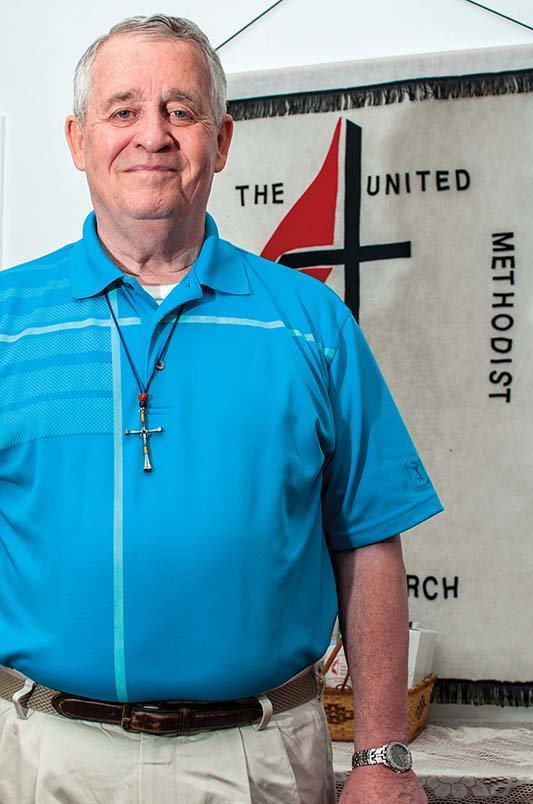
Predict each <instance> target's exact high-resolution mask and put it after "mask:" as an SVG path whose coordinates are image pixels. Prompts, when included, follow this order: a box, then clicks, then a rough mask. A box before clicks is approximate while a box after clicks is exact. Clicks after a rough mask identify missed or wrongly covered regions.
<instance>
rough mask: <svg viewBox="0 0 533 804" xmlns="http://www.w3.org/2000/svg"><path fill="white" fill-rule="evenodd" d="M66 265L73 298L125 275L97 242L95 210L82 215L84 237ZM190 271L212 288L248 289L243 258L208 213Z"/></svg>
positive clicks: (96, 291)
mask: <svg viewBox="0 0 533 804" xmlns="http://www.w3.org/2000/svg"><path fill="white" fill-rule="evenodd" d="M68 267H69V273H70V281H71V287H72V293H73V296H74V298H75V299H86V298H89V297H90V296H97V295H98V294H99V293H102V292H103V291H104V290H106V289H107V288H109V287H110V286H111V285H113V284H115V283H116V282H117V281H122V280H124V279H125V278H126V279H127V275H126V274H124V272H123V271H121V270H120V268H119V267H118V265H115V263H114V262H113V260H112V259H111V257H109V256H108V255H107V254H106V252H105V250H104V248H103V246H102V243H101V242H100V239H99V237H98V234H97V231H96V216H95V214H94V212H91V213H90V214H89V215H88V216H87V218H86V219H85V223H84V224H83V237H82V239H81V240H79V241H78V242H77V243H75V244H74V246H73V247H72V250H71V254H70V259H69V266H68ZM192 272H194V274H195V275H196V277H197V279H198V282H199V283H200V285H205V286H207V287H210V288H212V289H213V290H217V291H221V292H222V293H229V294H235V295H248V294H249V293H250V292H251V291H250V282H249V280H248V275H247V272H246V266H245V261H244V258H243V257H242V256H241V253H240V251H239V250H238V249H237V250H236V249H235V248H233V247H231V246H230V244H229V243H226V242H225V241H224V240H221V239H220V237H219V234H218V229H217V226H216V224H215V221H214V220H213V218H212V217H211V215H209V214H208V213H206V216H205V236H204V242H203V244H202V248H201V249H200V253H199V255H198V257H197V259H196V261H195V263H194V265H193V267H192Z"/></svg>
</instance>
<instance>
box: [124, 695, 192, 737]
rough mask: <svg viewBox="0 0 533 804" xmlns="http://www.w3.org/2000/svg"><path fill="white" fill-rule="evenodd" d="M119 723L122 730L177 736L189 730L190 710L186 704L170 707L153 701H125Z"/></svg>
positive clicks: (187, 732)
mask: <svg viewBox="0 0 533 804" xmlns="http://www.w3.org/2000/svg"><path fill="white" fill-rule="evenodd" d="M120 725H121V726H122V728H123V729H124V731H129V732H144V733H146V734H166V735H168V736H173V737H179V736H182V735H185V734H189V732H190V730H191V710H190V708H189V707H188V706H177V707H176V708H174V709H171V708H170V707H169V708H167V707H165V706H160V705H158V704H155V703H154V704H144V705H142V704H141V705H139V704H134V703H129V702H126V703H123V704H122V713H121V718H120Z"/></svg>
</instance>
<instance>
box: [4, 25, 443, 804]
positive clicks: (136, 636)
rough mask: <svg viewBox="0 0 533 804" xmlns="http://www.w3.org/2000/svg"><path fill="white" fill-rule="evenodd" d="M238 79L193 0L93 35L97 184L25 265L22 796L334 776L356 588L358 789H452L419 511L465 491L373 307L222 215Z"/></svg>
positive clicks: (16, 327) (381, 799)
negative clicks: (411, 736)
mask: <svg viewBox="0 0 533 804" xmlns="http://www.w3.org/2000/svg"><path fill="white" fill-rule="evenodd" d="M224 91H225V82H224V75H223V72H222V69H221V66H220V62H219V60H218V57H217V55H216V53H215V52H214V51H213V50H212V48H211V46H210V45H209V42H208V41H207V39H206V37H205V36H204V35H203V34H202V33H201V31H199V29H198V28H197V27H196V26H195V25H193V24H192V23H190V22H188V21H186V20H181V19H176V18H169V17H163V16H159V15H158V16H154V17H150V18H142V17H136V18H132V19H130V20H126V21H124V22H123V23H120V24H119V25H117V26H115V27H114V28H113V29H112V30H111V31H110V33H109V35H107V36H104V37H102V38H100V39H99V40H97V41H96V42H95V43H94V44H92V45H91V46H90V48H89V49H88V50H87V52H86V53H85V55H84V56H83V57H82V59H81V61H80V63H79V65H78V68H77V72H76V79H75V109H74V112H75V113H74V115H73V116H70V117H69V118H68V119H67V122H66V136H67V140H68V143H69V146H70V150H71V152H72V157H73V160H74V163H75V165H76V167H77V168H78V169H79V170H82V171H85V173H86V176H87V181H88V183H89V189H90V193H91V198H92V202H93V206H94V212H93V213H91V214H90V215H89V217H88V218H87V220H86V221H85V225H84V229H83V238H82V239H81V240H80V241H79V242H78V243H75V244H73V245H68V246H65V247H64V248H62V249H60V250H59V251H57V252H55V253H53V254H50V255H48V256H46V257H42V258H40V259H38V260H36V261H34V262H31V263H28V264H26V265H22V266H19V267H17V268H14V269H12V270H10V271H6V272H4V273H3V274H2V275H1V276H0V297H1V299H2V309H1V316H0V321H1V324H0V378H1V386H0V387H1V389H2V404H3V411H2V428H1V431H0V450H1V454H2V461H1V463H0V662H1V663H2V665H3V667H2V668H1V669H0V767H1V770H0V802H1V804H32V803H33V802H39V804H52V802H54V804H56V802H59V801H61V802H64V803H65V804H67V803H68V804H74V803H75V804H86V802H89V801H90V802H95V804H96V803H97V804H148V802H150V804H171V803H172V804H174V802H185V803H186V804H200V802H206V803H207V802H210V803H211V804H215V803H218V802H220V803H222V802H227V804H244V802H253V803H254V804H262V803H263V802H265V804H266V803H267V802H269V803H271V804H274V802H283V804H291V803H292V802H293V803H294V804H296V803H297V802H302V803H303V804H332V802H333V801H334V800H335V793H334V785H333V779H332V768H331V752H330V745H329V743H328V736H327V727H326V723H325V718H324V713H323V710H322V708H321V704H320V702H319V700H317V691H316V690H317V687H316V681H315V676H314V673H313V666H314V664H315V663H316V661H317V660H318V659H319V658H320V656H321V655H322V654H323V652H324V650H325V648H326V646H327V644H328V642H329V637H330V633H331V628H332V625H333V620H334V618H335V615H336V611H337V599H338V607H339V610H340V614H341V619H342V624H343V629H344V634H345V639H346V643H347V646H348V652H349V659H350V664H351V669H352V675H353V681H354V687H355V696H356V699H357V734H356V743H355V749H356V753H355V755H354V765H355V766H356V770H354V771H353V773H352V775H351V777H350V780H349V782H348V783H347V785H346V787H345V791H344V793H343V799H342V800H343V801H344V802H346V804H348V802H352V803H353V804H355V803H357V804H388V803H389V802H390V804H393V802H405V803H407V802H410V804H421V802H424V801H425V796H424V793H423V791H422V789H421V787H420V785H419V783H418V781H417V780H416V777H415V776H414V774H413V772H412V771H411V770H410V769H409V756H408V749H407V748H406V747H404V746H403V745H402V744H404V743H405V742H406V653H407V606H406V590H405V575H404V568H403V563H402V556H401V547H400V541H399V538H398V536H396V535H395V534H397V533H398V532H399V531H401V530H403V529H406V528H409V527H411V526H413V525H415V524H417V523H418V522H420V521H422V520H424V519H426V518H427V517H429V516H431V515H433V514H434V513H436V512H437V511H438V510H440V503H439V501H438V498H437V497H436V495H435V492H434V491H433V488H432V486H431V483H430V481H429V479H428V478H427V475H426V474H425V472H424V469H423V467H422V464H421V462H420V460H419V458H418V456H417V454H416V451H415V449H414V447H413V445H412V443H411V441H410V439H409V436H408V434H407V432H406V430H405V428H404V426H403V424H402V421H401V419H400V417H399V415H398V412H397V410H396V408H395V406H394V403H393V402H392V400H391V397H390V395H389V393H388V391H387V389H386V387H385V385H384V383H383V380H382V378H381V376H380V374H379V370H378V369H377V366H376V364H375V362H374V360H373V358H372V356H371V355H370V353H369V350H368V347H367V346H366V344H365V342H364V340H363V338H362V336H361V334H360V332H359V330H358V328H357V326H356V324H355V322H354V320H353V318H352V316H351V314H350V312H349V310H348V309H347V308H346V307H345V306H344V305H343V304H342V302H341V301H340V300H339V299H338V298H337V297H336V296H335V295H334V294H333V293H331V292H330V291H329V290H328V289H327V288H326V287H324V286H323V285H322V284H321V283H319V282H317V281H315V280H314V279H312V278H310V277H307V276H303V275H301V274H299V273H298V272H296V271H292V270H290V269H288V268H285V267H282V266H278V265H274V264H271V263H268V262H266V261H265V260H262V259H260V258H258V257H255V256H253V255H251V254H249V253H247V252H244V251H242V250H241V249H239V248H237V247H235V246H233V245H231V244H229V243H227V242H225V241H223V240H221V239H219V236H218V232H217V229H216V226H215V223H214V221H213V220H212V218H210V216H209V215H206V206H207V201H208V197H209V192H210V188H211V182H212V179H213V175H214V173H216V172H218V171H221V170H222V169H223V168H224V165H225V162H226V158H227V155H228V150H229V146H230V140H231V134H232V120H231V118H230V117H229V116H228V115H227V114H226V113H225V101H224ZM335 580H336V584H335ZM391 744H396V745H391ZM398 744H399V745H398ZM369 749H371V750H369Z"/></svg>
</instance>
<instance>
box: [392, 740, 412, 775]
mask: <svg viewBox="0 0 533 804" xmlns="http://www.w3.org/2000/svg"><path fill="white" fill-rule="evenodd" d="M387 760H388V763H389V764H390V766H391V767H392V768H393V769H394V770H396V771H407V770H409V769H410V768H411V764H412V762H411V752H410V751H409V749H408V748H407V747H406V746H405V745H403V744H402V743H390V744H389V745H388V746H387Z"/></svg>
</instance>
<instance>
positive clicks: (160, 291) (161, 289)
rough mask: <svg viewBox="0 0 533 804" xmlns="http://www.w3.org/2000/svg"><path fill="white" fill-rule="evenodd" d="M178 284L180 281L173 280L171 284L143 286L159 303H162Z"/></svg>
mask: <svg viewBox="0 0 533 804" xmlns="http://www.w3.org/2000/svg"><path fill="white" fill-rule="evenodd" d="M178 284H179V283H178V282H173V283H172V284H171V285H143V288H144V289H145V291H146V292H147V293H149V294H150V296H152V298H154V299H155V300H156V302H157V303H158V304H161V302H162V301H163V299H166V297H167V296H168V294H169V293H170V291H171V290H174V288H175V287H176V285H178Z"/></svg>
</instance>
